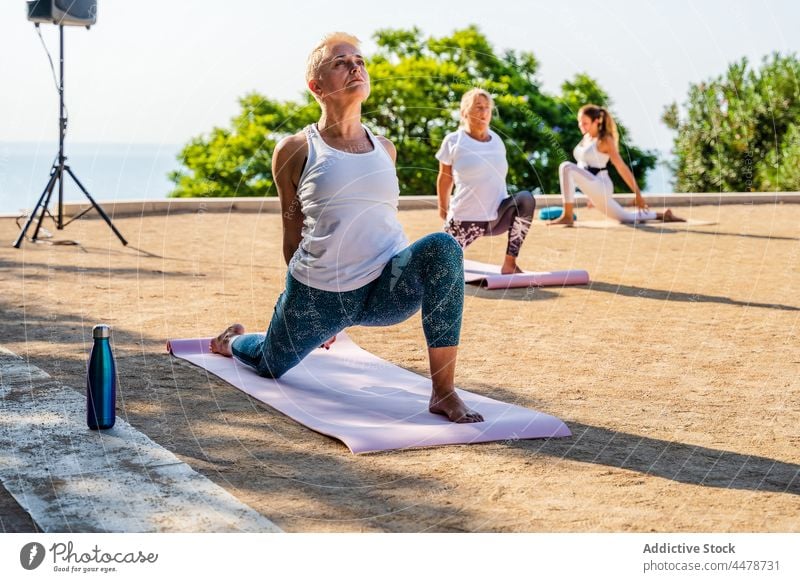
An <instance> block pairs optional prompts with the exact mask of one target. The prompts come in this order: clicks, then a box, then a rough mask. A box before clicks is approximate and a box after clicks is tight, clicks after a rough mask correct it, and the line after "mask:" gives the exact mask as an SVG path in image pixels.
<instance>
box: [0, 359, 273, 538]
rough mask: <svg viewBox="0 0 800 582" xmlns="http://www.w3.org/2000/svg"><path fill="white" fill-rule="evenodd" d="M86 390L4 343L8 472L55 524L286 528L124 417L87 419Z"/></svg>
mask: <svg viewBox="0 0 800 582" xmlns="http://www.w3.org/2000/svg"><path fill="white" fill-rule="evenodd" d="M85 414H86V399H85V397H84V396H83V395H81V394H80V393H78V392H77V391H76V390H73V389H71V388H68V387H66V386H63V385H62V384H60V383H58V382H55V381H53V380H52V378H51V377H50V376H49V375H48V374H47V373H46V372H44V371H43V370H41V369H39V368H37V367H35V366H31V365H29V364H28V363H27V362H26V361H25V360H23V359H22V358H20V357H19V356H17V355H15V354H13V353H12V352H9V351H8V350H6V349H4V348H1V347H0V418H2V423H0V480H2V483H3V486H4V487H5V488H6V489H7V490H8V492H9V493H10V494H11V495H12V496H13V497H14V498H15V499H16V501H17V503H19V504H20V506H21V507H22V508H23V509H24V510H25V511H27V512H28V513H29V514H30V516H31V518H32V519H33V521H34V522H35V523H36V525H37V527H39V529H41V530H42V531H44V532H46V533H54V532H75V533H87V532H134V533H152V532H173V533H175V532H185V533H190V532H280V531H281V530H280V528H278V527H277V526H276V525H275V524H274V523H272V522H271V521H270V520H268V519H267V518H265V517H264V516H262V515H261V514H259V513H258V512H256V511H255V510H253V509H252V508H250V507H249V506H247V505H245V504H243V503H241V502H240V501H239V500H237V499H236V498H235V497H234V496H233V495H231V494H230V493H228V492H227V491H225V490H224V489H222V488H221V487H219V486H218V485H216V484H214V483H213V482H212V481H210V480H209V479H207V478H206V477H204V476H203V475H200V474H199V473H197V472H196V471H194V470H193V469H192V468H191V467H190V466H189V465H187V464H186V463H184V462H182V461H180V460H179V459H178V458H177V457H176V456H175V455H174V454H172V453H171V452H170V451H168V450H167V449H165V448H164V447H162V446H160V445H158V444H157V443H155V442H153V441H152V440H150V439H149V438H148V437H147V436H146V435H145V434H143V433H141V432H139V431H137V430H136V429H134V428H133V427H132V426H131V425H130V424H128V423H127V422H125V421H124V420H122V419H120V418H117V422H116V424H115V426H114V428H112V429H110V430H105V431H91V430H89V429H88V428H87V427H86V423H85Z"/></svg>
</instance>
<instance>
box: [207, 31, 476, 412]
mask: <svg viewBox="0 0 800 582" xmlns="http://www.w3.org/2000/svg"><path fill="white" fill-rule="evenodd" d="M358 44H359V43H358V39H357V38H355V37H353V36H351V35H348V34H345V33H333V34H330V35H328V36H326V37H325V38H324V39H323V41H322V42H321V43H320V44H319V45H318V46H317V47H316V48H315V49H314V50H313V51H312V53H311V55H310V56H309V59H308V65H307V70H306V81H307V84H308V89H309V90H310V91H311V92H312V94H313V95H314V98H315V99H316V100H317V101H318V102H319V104H320V107H321V109H322V115H321V117H320V119H319V121H318V122H317V123H315V124H312V125H309V126H308V127H306V128H305V129H304V130H303V131H301V132H299V133H297V134H295V135H293V136H290V137H287V138H285V139H283V140H282V141H281V142H280V143H279V144H278V145H277V147H276V148H275V152H274V154H273V157H272V174H273V176H274V179H275V185H276V187H277V190H278V195H279V196H280V199H281V208H282V211H283V214H282V216H283V255H284V258H285V260H286V262H287V264H288V266H289V272H288V274H287V277H286V288H285V290H284V291H283V293H282V294H281V296H280V297H279V298H278V303H277V305H276V306H275V310H274V313H273V316H272V320H271V322H270V325H269V328H268V329H267V333H266V335H263V334H245V333H244V327H243V326H242V325H240V324H233V325H231V326H230V327H228V328H227V329H226V330H225V331H224V332H222V333H221V334H220V335H219V336H218V337H217V338H215V339H214V340H212V342H211V349H212V351H214V352H216V353H219V354H222V355H226V356H233V357H235V358H236V359H237V360H239V361H241V362H243V363H245V364H247V365H250V366H252V367H253V368H255V370H256V371H257V372H258V373H259V374H261V375H263V376H267V377H271V378H278V377H280V376H281V375H283V374H284V373H285V372H287V371H288V370H290V369H291V368H292V367H293V366H295V365H297V364H298V363H299V362H300V361H301V360H302V359H303V358H304V357H305V356H306V355H308V354H309V353H310V352H311V351H313V350H314V349H317V348H319V347H324V348H326V349H327V348H330V347H331V344H333V342H334V340H335V336H336V334H337V333H339V332H340V331H342V330H343V329H345V328H346V327H350V326H353V325H367V326H384V325H393V324H396V323H399V322H401V321H404V320H406V319H408V318H409V317H410V316H411V315H413V314H414V313H416V312H418V311H420V309H421V310H422V327H423V331H424V332H425V338H426V341H427V344H428V356H429V359H430V367H431V380H432V392H431V398H430V401H429V404H428V410H429V411H430V412H431V413H435V414H440V415H444V416H446V417H447V418H448V419H449V420H451V421H453V422H481V421H482V420H483V417H482V416H481V415H480V414H479V413H477V412H475V411H473V410H470V409H469V408H467V406H466V405H465V404H464V402H463V401H462V400H461V398H460V397H459V396H458V394H457V393H456V391H455V388H454V376H455V362H456V353H457V351H458V341H459V334H460V330H461V316H462V311H463V303H464V271H463V254H462V251H461V248H460V247H459V245H458V243H457V242H456V241H455V239H453V237H452V236H450V235H448V234H445V233H434V234H430V235H428V236H426V237H423V238H422V239H420V240H418V241H416V242H415V243H414V244H412V245H410V246H409V245H408V241H407V240H406V237H405V234H404V233H403V229H402V227H401V225H400V223H399V222H398V220H397V203H398V196H399V194H400V188H399V185H398V181H397V172H396V170H395V166H394V161H395V157H396V151H395V148H394V145H392V143H391V142H390V141H389V140H387V139H385V138H383V137H376V136H375V135H373V134H372V132H370V131H369V129H367V128H366V127H365V126H363V125H362V124H361V104H362V103H363V102H364V101H365V100H366V99H367V97H368V96H369V93H370V80H369V74H368V73H367V70H366V67H365V64H364V59H363V57H362V56H361V55H360V54H359V48H358Z"/></svg>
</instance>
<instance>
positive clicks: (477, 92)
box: [460, 87, 494, 125]
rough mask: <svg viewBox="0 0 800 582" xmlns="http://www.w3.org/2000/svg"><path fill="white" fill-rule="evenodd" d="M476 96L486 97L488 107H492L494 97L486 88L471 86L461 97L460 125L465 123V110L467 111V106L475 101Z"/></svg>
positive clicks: (470, 105)
mask: <svg viewBox="0 0 800 582" xmlns="http://www.w3.org/2000/svg"><path fill="white" fill-rule="evenodd" d="M477 97H486V100H487V101H488V102H489V109H494V99H492V96H491V94H490V93H489V92H488V91H487V90H486V89H481V88H480V87H473V88H472V89H470V90H469V91H467V92H466V93H464V95H463V96H462V97H461V107H460V112H461V125H466V123H467V111H469V108H470V107H472V104H473V103H475V99H476V98H477Z"/></svg>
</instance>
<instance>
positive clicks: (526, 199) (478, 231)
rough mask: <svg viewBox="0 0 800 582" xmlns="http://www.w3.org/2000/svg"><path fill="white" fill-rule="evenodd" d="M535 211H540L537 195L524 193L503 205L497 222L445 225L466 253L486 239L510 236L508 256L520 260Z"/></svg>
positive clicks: (499, 210) (452, 221)
mask: <svg viewBox="0 0 800 582" xmlns="http://www.w3.org/2000/svg"><path fill="white" fill-rule="evenodd" d="M534 210H536V200H535V199H534V197H533V194H531V193H530V192H528V191H526V190H523V191H522V192H517V193H516V194H514V195H513V196H509V197H508V198H506V199H505V200H503V201H502V202H501V203H500V206H499V207H498V209H497V218H496V219H495V220H492V221H477V222H476V221H471V220H461V221H460V220H450V221H448V222H447V223H446V224H445V225H444V230H445V232H448V233H450V234H451V235H453V238H455V239H456V240H457V241H458V244H460V245H461V248H462V249H465V248H467V247H468V246H469V245H471V244H472V243H474V242H475V241H476V240H478V239H479V238H480V237H482V236H497V235H498V234H503V233H505V232H507V233H508V247H507V248H506V254H507V255H511V256H512V257H518V256H519V251H520V248H521V247H522V243H523V241H524V240H525V237H526V236H528V230H529V229H530V227H531V221H532V220H533V212H534Z"/></svg>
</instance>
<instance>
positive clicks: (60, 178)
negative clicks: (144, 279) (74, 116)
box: [14, 23, 128, 248]
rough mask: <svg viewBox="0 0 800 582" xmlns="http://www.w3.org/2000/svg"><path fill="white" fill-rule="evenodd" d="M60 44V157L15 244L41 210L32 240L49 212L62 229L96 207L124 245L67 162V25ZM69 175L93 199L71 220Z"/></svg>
mask: <svg viewBox="0 0 800 582" xmlns="http://www.w3.org/2000/svg"><path fill="white" fill-rule="evenodd" d="M36 26H37V27H38V26H39V24H38V23H37V24H36ZM58 29H59V44H60V49H61V53H60V58H59V72H60V78H59V85H58V94H59V102H60V110H59V118H58V159H57V160H56V161H55V162H53V167H52V168H51V169H50V179H49V180H48V181H47V186H45V188H44V191H43V192H42V195H41V196H40V197H39V200H38V202H36V206H34V207H33V210H32V211H31V214H30V216H29V217H28V220H27V221H26V222H25V226H24V227H22V230H21V231H20V233H19V236H18V237H17V240H16V241H15V242H14V247H15V248H19V247H20V246H21V245H22V241H23V240H24V239H25V233H26V232H27V231H28V229H29V228H30V226H31V224H33V221H34V220H36V215H37V213H38V214H39V220H38V222H37V223H36V228H35V229H34V231H33V236H32V237H31V241H32V242H36V241H37V240H38V238H39V230H40V229H41V228H42V222H43V221H44V217H45V215H49V216H50V218H52V219H53V220H54V221H55V223H56V228H57V229H58V230H63V229H64V227H65V226H67V225H68V224H70V223H71V222H73V221H75V220H78V219H79V218H80V217H82V216H83V215H84V214H86V213H87V212H89V211H90V210H91V209H92V208H94V209H95V210H97V212H98V214H100V216H101V217H102V218H103V220H105V221H106V224H108V226H109V227H110V228H111V230H113V231H114V234H115V235H117V238H119V240H120V241H121V242H122V244H123V245H127V244H128V241H126V240H125V237H123V236H122V234H121V233H120V232H119V231H118V230H117V228H116V227H115V226H114V223H113V222H111V219H110V218H109V217H108V215H107V214H106V213H105V212H104V211H103V209H102V208H101V207H100V205H99V204H98V203H97V202H95V200H94V198H92V196H91V194H89V192H88V190H86V188H85V187H84V186H83V184H81V181H80V180H78V177H77V176H76V175H75V174H74V173H73V172H72V168H70V167H69V166H68V165H67V164H66V161H67V157H66V156H65V155H64V137H65V136H66V134H67V118H66V116H65V115H64V26H63V25H59V27H58ZM65 174H68V175H69V176H70V178H72V179H73V181H74V182H75V184H77V186H78V188H80V189H81V192H83V194H84V195H85V196H86V198H88V199H89V202H91V203H92V205H91V206H90V207H89V208H86V209H85V210H83V211H82V212H80V213H79V214H77V215H75V216H73V217H72V218H70V219H69V220H68V221H67V222H64V180H65V179H66V176H65ZM56 184H58V214H57V215H56V216H53V215H52V214H51V213H50V210H48V208H49V207H50V198H51V197H52V196H53V191H54V190H55V188H56Z"/></svg>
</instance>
